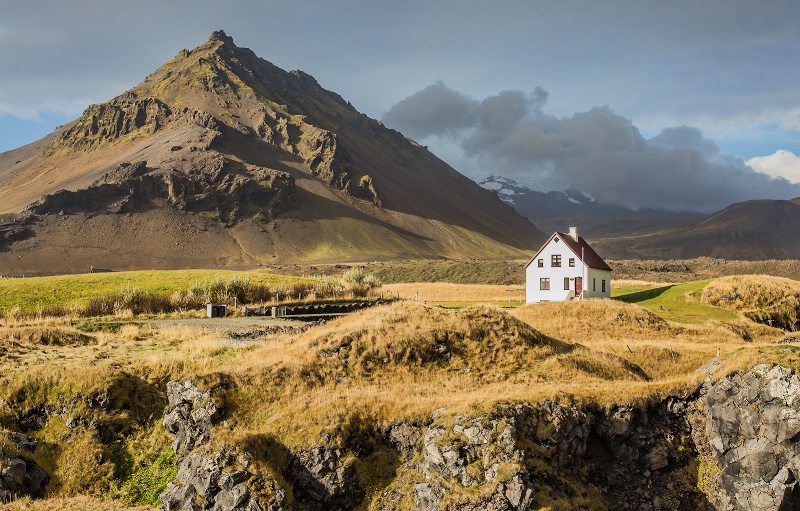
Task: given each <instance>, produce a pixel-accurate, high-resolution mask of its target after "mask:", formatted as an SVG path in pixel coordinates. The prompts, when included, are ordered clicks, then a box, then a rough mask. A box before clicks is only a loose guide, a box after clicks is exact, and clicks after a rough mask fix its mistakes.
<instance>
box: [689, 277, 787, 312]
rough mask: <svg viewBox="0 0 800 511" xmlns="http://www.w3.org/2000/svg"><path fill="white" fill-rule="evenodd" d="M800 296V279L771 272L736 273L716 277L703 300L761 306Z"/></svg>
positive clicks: (720, 304)
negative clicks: (773, 274) (760, 273)
mask: <svg viewBox="0 0 800 511" xmlns="http://www.w3.org/2000/svg"><path fill="white" fill-rule="evenodd" d="M792 296H794V297H797V296H800V282H798V281H796V280H792V279H786V278H782V277H772V276H769V275H734V276H731V277H722V278H719V279H715V280H712V281H711V282H709V283H708V285H706V286H705V288H704V289H703V294H702V296H701V298H700V300H701V301H702V302H703V303H707V304H711V305H716V306H718V307H725V308H727V309H732V310H742V309H757V308H764V307H770V306H773V305H776V304H777V303H779V302H781V301H783V300H786V299H787V298H789V297H792Z"/></svg>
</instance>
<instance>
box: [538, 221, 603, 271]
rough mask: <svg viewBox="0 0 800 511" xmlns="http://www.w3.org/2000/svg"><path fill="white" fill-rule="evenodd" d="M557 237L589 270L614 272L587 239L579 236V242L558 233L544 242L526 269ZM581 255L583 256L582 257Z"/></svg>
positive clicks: (567, 235)
mask: <svg viewBox="0 0 800 511" xmlns="http://www.w3.org/2000/svg"><path fill="white" fill-rule="evenodd" d="M555 237H558V239H560V240H561V241H563V242H564V244H565V245H566V246H568V247H569V249H570V250H572V253H573V254H575V256H576V257H577V258H578V260H580V261H581V262H582V263H583V264H585V265H586V266H588V267H589V268H594V269H596V270H607V271H613V270H612V269H611V267H610V266H609V265H608V264H606V262H605V261H603V258H602V257H600V256H599V255H597V252H595V251H594V249H593V248H592V247H590V246H589V244H588V243H586V240H585V239H583V238H581V237H580V236H578V241H575V240H574V239H573V238H572V236H570V235H569V234H564V233H563V232H558V231H556V232H554V233H553V235H552V236H550V238H548V240H547V241H545V242H544V245H542V248H540V249H539V251H538V252H536V254H535V255H534V256H533V257H531V259H530V261H528V264H526V265H525V267H526V268H527V267H528V265H530V264H531V263H532V262H533V261H534V259H536V256H538V255H539V252H541V251H542V250H544V247H546V246H547V245H548V243H550V242H551V241H553V238H555ZM581 254H583V256H582V257H581Z"/></svg>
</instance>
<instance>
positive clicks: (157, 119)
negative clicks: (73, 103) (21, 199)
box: [45, 92, 225, 155]
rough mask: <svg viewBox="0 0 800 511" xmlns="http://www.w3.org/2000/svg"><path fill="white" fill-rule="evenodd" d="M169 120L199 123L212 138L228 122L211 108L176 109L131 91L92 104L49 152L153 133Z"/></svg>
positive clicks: (170, 121) (103, 143)
mask: <svg viewBox="0 0 800 511" xmlns="http://www.w3.org/2000/svg"><path fill="white" fill-rule="evenodd" d="M169 124H195V125H197V126H200V127H202V128H205V129H206V130H208V131H209V132H211V134H212V137H211V139H214V138H216V137H218V136H219V135H222V134H223V133H224V132H225V126H224V124H222V123H221V122H219V121H218V120H217V119H216V118H214V116H212V115H211V114H209V113H208V112H204V111H202V110H192V109H189V108H182V109H176V110H172V109H170V107H169V106H167V105H166V104H165V103H164V102H162V101H161V100H159V99H156V98H142V99H138V98H137V97H136V95H135V94H134V93H131V92H128V93H126V94H123V95H121V96H119V97H117V98H114V99H113V100H111V101H109V102H107V103H100V104H96V105H91V106H90V107H89V108H87V109H86V110H85V111H84V112H83V115H82V116H81V118H80V119H78V121H77V122H76V123H75V125H74V126H72V127H71V128H70V129H68V130H66V131H65V132H64V133H62V134H61V136H60V137H59V138H58V139H57V140H56V141H54V142H53V143H52V144H51V145H50V146H49V147H48V148H47V149H46V150H45V154H46V155H48V154H55V153H57V152H59V151H90V150H92V149H95V148H99V147H103V146H104V145H108V144H113V143H115V142H118V141H120V140H122V139H130V138H136V137H146V136H148V135H152V134H153V133H155V132H157V131H159V130H161V129H163V128H164V127H165V126H167V125H169ZM212 145H213V144H212Z"/></svg>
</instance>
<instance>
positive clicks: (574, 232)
mask: <svg viewBox="0 0 800 511" xmlns="http://www.w3.org/2000/svg"><path fill="white" fill-rule="evenodd" d="M569 235H570V236H571V237H572V239H574V240H575V241H578V228H577V227H570V228H569Z"/></svg>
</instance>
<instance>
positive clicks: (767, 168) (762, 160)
mask: <svg viewBox="0 0 800 511" xmlns="http://www.w3.org/2000/svg"><path fill="white" fill-rule="evenodd" d="M747 164H748V165H749V166H750V167H752V168H754V169H756V170H757V171H759V172H763V173H764V174H769V175H770V176H775V177H782V178H784V179H786V180H788V181H791V182H792V183H800V156H797V155H796V154H794V153H793V152H791V151H785V150H783V149H781V150H779V151H776V152H775V153H773V154H770V155H769V156H758V157H756V158H751V159H749V160H747Z"/></svg>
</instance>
